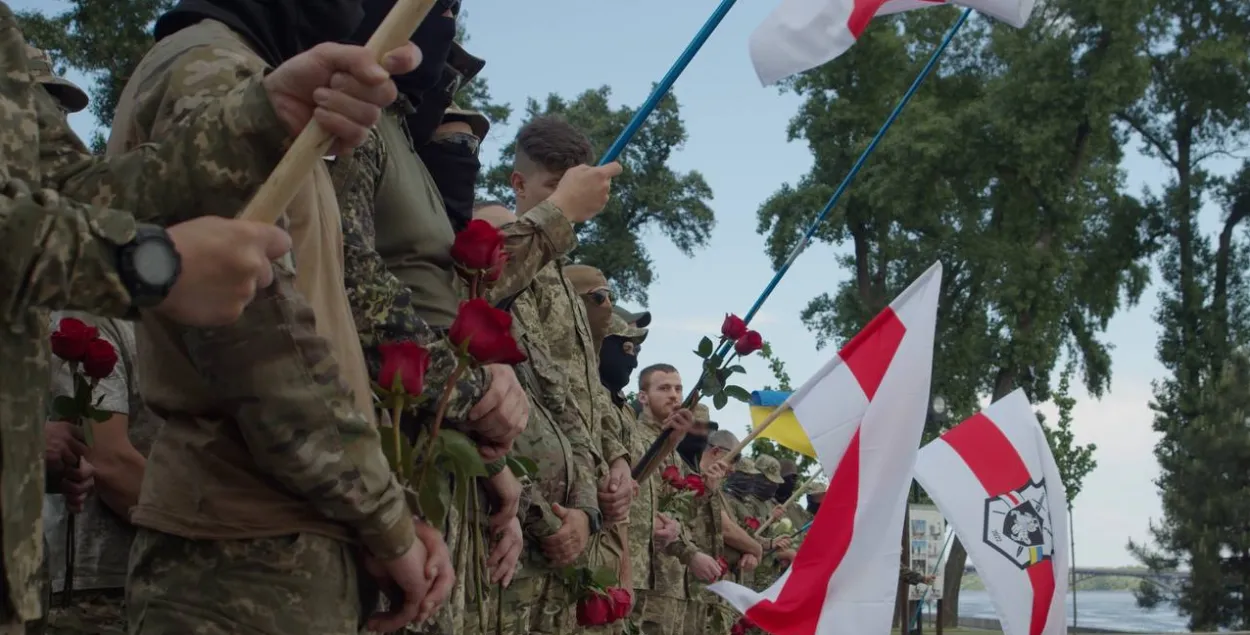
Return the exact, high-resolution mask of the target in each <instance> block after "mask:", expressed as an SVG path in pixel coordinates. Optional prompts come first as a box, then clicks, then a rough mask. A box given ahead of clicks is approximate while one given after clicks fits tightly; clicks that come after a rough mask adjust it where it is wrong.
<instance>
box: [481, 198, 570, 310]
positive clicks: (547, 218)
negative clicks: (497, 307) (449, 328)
mask: <svg viewBox="0 0 1250 635" xmlns="http://www.w3.org/2000/svg"><path fill="white" fill-rule="evenodd" d="M499 230H500V231H502V232H503V235H504V251H506V252H507V253H508V264H507V265H506V266H505V267H504V270H503V274H502V275H500V277H499V280H497V281H495V283H494V284H492V285H491V287H490V290H489V291H488V292H487V294H486V299H487V300H489V301H490V303H491V304H498V303H499V302H501V301H503V300H504V299H506V298H510V297H512V296H514V295H516V294H518V293H520V292H521V291H523V290H525V288H526V287H528V286H530V285H531V284H533V283H534V278H535V277H537V275H538V272H539V271H541V270H542V269H543V268H544V267H546V266H547V265H549V264H550V263H552V262H555V261H557V260H559V259H561V258H563V257H565V256H567V255H568V254H569V252H571V251H573V248H574V247H576V246H577V234H576V232H575V230H574V229H573V224H572V223H570V222H569V220H568V219H567V218H565V217H564V212H562V211H560V208H558V207H556V206H555V205H552V204H551V203H550V202H548V201H543V202H542V203H539V204H538V205H537V206H535V207H534V209H531V210H529V211H528V212H526V213H525V214H522V215H521V216H520V217H519V218H518V219H517V221H516V222H514V223H508V224H507V225H504V226H502V227H500V228H499Z"/></svg>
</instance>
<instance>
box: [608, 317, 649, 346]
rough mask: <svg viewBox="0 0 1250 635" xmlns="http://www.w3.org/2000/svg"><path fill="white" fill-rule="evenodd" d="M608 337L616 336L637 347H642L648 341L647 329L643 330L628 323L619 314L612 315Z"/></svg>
mask: <svg viewBox="0 0 1250 635" xmlns="http://www.w3.org/2000/svg"><path fill="white" fill-rule="evenodd" d="M608 335H616V336H617V337H623V338H625V339H627V340H629V341H631V342H633V343H634V345H635V346H641V345H642V343H643V342H644V341H646V339H647V329H641V328H638V327H636V326H633V325H631V324H630V323H628V322H626V321H625V320H624V319H623V318H622V317H621V316H620V315H619V314H617V313H613V314H612V321H611V322H609V323H608Z"/></svg>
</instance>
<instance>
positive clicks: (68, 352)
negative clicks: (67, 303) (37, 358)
mask: <svg viewBox="0 0 1250 635" xmlns="http://www.w3.org/2000/svg"><path fill="white" fill-rule="evenodd" d="M98 337H100V331H99V330H98V329H96V327H94V326H90V325H88V324H87V323H86V322H83V321H82V320H79V319H75V318H62V319H61V321H60V323H59V324H57V325H56V331H54V332H53V333H52V353H53V354H54V355H56V356H57V357H60V358H61V359H63V360H65V361H67V362H81V361H82V360H83V358H85V357H86V356H87V345H88V344H90V343H91V342H92V341H93V340H95V339H96V338H98Z"/></svg>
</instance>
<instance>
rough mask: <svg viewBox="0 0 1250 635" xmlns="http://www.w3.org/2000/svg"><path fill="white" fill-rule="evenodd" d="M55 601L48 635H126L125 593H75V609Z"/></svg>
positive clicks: (49, 613)
mask: <svg viewBox="0 0 1250 635" xmlns="http://www.w3.org/2000/svg"><path fill="white" fill-rule="evenodd" d="M60 603H61V598H60V597H59V596H58V597H57V598H56V599H55V600H54V605H53V607H52V609H51V610H50V611H49V612H48V626H47V631H46V632H47V633H48V634H49V635H126V603H125V591H124V590H122V589H110V590H106V591H99V590H94V591H75V592H74V603H73V605H72V606H61V605H60Z"/></svg>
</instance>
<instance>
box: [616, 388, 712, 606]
mask: <svg viewBox="0 0 1250 635" xmlns="http://www.w3.org/2000/svg"><path fill="white" fill-rule="evenodd" d="M662 430H663V426H662V425H661V424H660V423H659V422H657V421H656V420H655V419H653V418H652V417H651V412H650V411H649V410H643V413H642V417H641V418H640V419H639V425H638V428H637V432H638V436H639V437H641V438H640V441H641V443H640V444H639V445H640V446H641V447H650V445H651V444H652V443H654V442H655V440H656V439H657V438H659V436H660V432H661V431H662ZM668 466H676V467H677V469H679V470H681V474H682V476H685V475H687V474H688V473H689V471H688V470H687V469H686V464H685V462H684V461H682V460H681V459H680V458H679V457H678V456H677V454H676V453H673V454H671V455H669V456H667V457H665V458H664V459H663V460H662V461H661V462H660V465H659V467H658V468H656V470H655V472H654V473H653V474H652V475H651V476H650V477H649V478H648V479H647V480H648V481H650V482H651V484H652V487H653V489H652V492H653V498H652V501H653V503H652V504H653V507H654V509H653V510H652V513H653V514H656V513H659V500H660V498H659V493H660V492H661V489H660V488H663V487H668V486H667V485H665V484H664V482H663V479H662V478H661V477H660V475H661V474H662V473H663V472H664V469H665V468H667V467H668ZM631 511H632V510H631ZM647 527H648V528H649V530H652V529H651V528H652V525H651V523H648V524H647ZM652 531H653V530H652ZM653 533H654V532H653ZM652 547H653V548H652V551H651V586H650V589H651V591H652V593H654V594H656V595H662V596H665V597H670V598H677V599H680V600H685V599H686V597H687V594H686V563H688V562H690V559H691V558H692V557H694V555H695V554H697V553H699V549H698V548H697V547H695V545H694V543H693V542H691V540H690V528H689V527H688V526H683V527H682V532H681V535H680V536H678V538H677V540H675V541H674V542H673V543H672V544H670V545H668V546H666V547H665V548H664V549H662V550H659V549H655V548H654V543H652ZM681 612H682V614H683V615H684V614H685V607H684V606H683V607H682V609H681Z"/></svg>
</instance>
